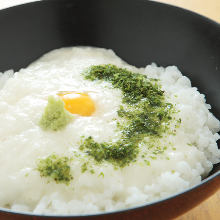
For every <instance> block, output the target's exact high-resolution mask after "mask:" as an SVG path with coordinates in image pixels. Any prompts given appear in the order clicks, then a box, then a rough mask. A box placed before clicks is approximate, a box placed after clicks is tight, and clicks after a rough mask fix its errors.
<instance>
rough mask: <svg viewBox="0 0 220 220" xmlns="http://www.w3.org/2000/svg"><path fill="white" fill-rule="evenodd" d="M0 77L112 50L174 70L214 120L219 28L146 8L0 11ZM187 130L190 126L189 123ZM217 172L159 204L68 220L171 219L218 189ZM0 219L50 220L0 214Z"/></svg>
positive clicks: (106, 1) (116, 2)
mask: <svg viewBox="0 0 220 220" xmlns="http://www.w3.org/2000/svg"><path fill="white" fill-rule="evenodd" d="M0 31H1V32H0V71H4V70H7V69H12V68H13V69H14V70H19V69H20V68H22V67H26V66H27V65H28V64H29V63H31V62H32V61H34V60H35V59H37V58H38V57H40V56H41V55H43V54H44V53H46V52H48V51H50V50H52V49H55V48H60V47H67V46H75V45H89V46H97V47H104V48H111V49H113V50H114V51H115V52H116V53H117V54H118V55H119V56H120V57H121V58H122V59H124V60H125V61H127V62H128V63H129V64H132V65H136V66H139V67H140V66H146V64H150V63H152V62H156V63H157V64H159V65H162V66H167V65H176V66H178V67H179V69H180V70H181V71H182V72H183V73H184V74H185V75H186V76H188V77H189V78H190V79H191V80H192V85H193V86H196V87H198V88H199V91H200V92H202V93H204V94H206V97H207V102H208V103H210V104H211V105H212V112H213V113H214V114H215V116H216V117H217V118H220V95H219V94H220V24H218V23H215V22H214V21H211V20H209V19H207V18H205V17H202V16H199V15H197V14H195V13H192V12H190V11H186V10H183V9H180V8H177V7H173V6H169V5H166V4H160V3H155V2H151V1H147V0H111V1H110V0H93V1H92V0H62V1H60V0H47V1H42V2H35V3H29V4H25V5H20V6H16V7H12V8H9V9H5V10H2V11H0ZM192 123H193V122H192ZM219 170H220V164H217V165H215V166H214V168H213V170H212V172H211V173H210V176H209V177H207V178H206V179H204V180H203V181H202V183H201V184H199V185H197V186H195V187H193V188H191V189H189V190H186V191H184V192H182V193H179V194H177V195H174V196H171V197H169V198H167V199H165V200H160V201H157V202H154V203H150V204H144V205H142V206H140V207H134V208H131V209H126V210H120V211H117V212H112V213H105V214H98V215H84V216H73V215H72V216H68V217H67V216H66V217H63V218H73V219H130V220H131V219H136V220H138V219H147V218H149V219H151V220H152V219H163V220H165V219H170V218H173V217H176V216H178V215H180V214H182V213H184V212H186V211H187V210H189V209H191V208H193V207H194V206H196V205H197V204H199V203H200V202H201V201H203V200H204V199H206V198H207V197H208V196H210V195H212V194H213V193H214V192H215V191H216V190H217V189H218V188H219V186H220V171H219ZM0 218H1V219H13V220H14V219H47V218H48V219H56V218H58V217H56V216H53V217H48V216H40V215H38V216H36V215H35V216H34V215H30V214H27V213H26V214H25V213H23V214H22V213H15V212H11V211H9V210H6V209H1V210H0Z"/></svg>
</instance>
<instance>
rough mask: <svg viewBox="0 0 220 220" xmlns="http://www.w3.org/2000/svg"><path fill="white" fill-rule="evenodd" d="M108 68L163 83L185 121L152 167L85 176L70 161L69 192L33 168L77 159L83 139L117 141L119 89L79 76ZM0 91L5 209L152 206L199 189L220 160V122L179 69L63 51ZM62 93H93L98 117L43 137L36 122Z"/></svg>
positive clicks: (100, 52)
mask: <svg viewBox="0 0 220 220" xmlns="http://www.w3.org/2000/svg"><path fill="white" fill-rule="evenodd" d="M108 63H112V64H115V65H118V66H120V67H125V68H128V69H130V70H133V71H135V72H140V73H143V74H146V75H147V76H148V77H151V78H158V79H160V80H161V84H162V89H163V90H164V91H165V94H166V96H167V99H168V100H169V102H172V103H173V104H176V108H177V109H178V110H179V113H178V117H180V118H181V120H182V123H181V126H180V127H179V128H178V129H177V133H176V135H175V136H173V135H171V136H169V137H168V138H167V139H166V140H164V141H166V142H171V143H172V146H173V147H175V148H176V150H174V149H173V147H169V148H168V149H167V150H166V151H165V155H164V156H163V157H159V158H157V159H156V160H153V159H149V160H150V163H151V165H150V166H146V165H143V164H142V163H138V162H137V163H134V164H131V165H130V166H127V167H125V168H123V169H118V170H115V169H114V167H113V166H112V165H111V164H109V163H104V164H103V166H96V167H95V171H96V172H95V174H91V173H89V172H85V173H81V165H82V161H81V160H78V159H77V158H75V159H74V160H73V162H72V163H71V169H72V170H73V176H74V180H73V181H71V183H70V185H69V186H67V185H65V184H56V183H55V182H53V181H51V182H49V183H48V180H47V179H46V178H41V177H40V175H39V172H38V171H37V170H36V160H37V159H39V158H44V157H47V156H48V155H50V154H51V153H57V154H61V155H65V156H72V155H73V152H79V153H80V151H79V150H78V142H79V141H80V137H81V136H82V135H86V136H89V135H91V136H93V137H94V139H95V140H96V141H108V140H109V139H117V138H119V133H117V132H115V128H116V121H115V120H114V119H115V118H117V117H118V116H117V109H118V107H119V106H120V104H121V99H122V94H121V92H120V90H117V89H112V88H109V87H106V85H109V84H108V83H105V82H103V83H99V84H97V83H96V82H91V81H86V80H84V79H83V77H82V76H81V75H80V73H82V71H83V70H84V69H85V68H87V67H88V66H90V65H98V64H108ZM0 89H1V90H0V124H1V127H0V167H1V169H0V176H1V180H0V189H1V191H0V206H1V207H6V208H10V209H12V210H16V211H28V212H33V213H38V214H42V213H43V214H46V213H47V214H48V213H53V214H89V213H98V212H103V211H112V210H118V209H121V208H126V207H132V206H135V205H140V204H147V203H149V202H152V201H156V200H158V199H161V198H165V197H167V196H169V195H171V194H174V193H177V192H180V191H182V190H184V189H187V188H188V187H191V186H193V185H195V184H198V183H199V182H201V179H202V177H205V176H206V175H207V174H208V173H209V172H210V170H211V169H212V167H213V164H215V163H218V162H219V161H220V150H218V146H217V144H216V141H217V140H218V139H219V135H218V133H217V132H218V131H219V130H220V122H219V121H218V120H217V119H216V118H215V117H214V116H213V115H212V113H210V112H209V109H211V106H210V105H208V104H206V102H205V96H204V95H203V94H200V93H199V92H198V91H197V88H195V87H191V83H190V80H189V79H188V78H187V77H185V76H183V75H182V74H181V72H180V71H179V70H178V68H177V67H175V66H169V67H166V68H163V67H157V66H156V64H152V65H148V66H146V68H140V69H137V68H135V67H132V66H130V65H128V64H126V63H125V62H123V61H122V60H121V59H120V58H119V57H117V56H116V55H115V54H114V52H113V51H111V50H106V49H98V48H89V47H84V48H82V47H73V48H64V49H59V50H54V51H52V52H50V53H48V54H46V55H45V56H43V57H42V58H41V59H39V60H38V61H36V62H34V63H33V64H31V65H30V66H29V67H28V68H26V69H21V70H20V71H19V72H16V73H15V74H14V75H13V71H11V70H10V71H6V72H5V73H4V74H0ZM57 91H93V92H91V96H92V98H93V100H94V101H95V103H96V109H97V111H96V112H95V114H94V115H93V116H92V117H77V118H76V119H75V120H74V121H73V122H72V123H70V124H69V125H68V126H67V127H66V128H65V129H64V130H62V131H58V132H45V131H43V130H42V129H41V128H40V127H39V120H40V117H41V115H42V112H43V111H44V108H45V106H46V104H47V97H48V96H49V95H51V94H56V92H57ZM83 156H84V155H83V154H82V155H81V157H82V158H83ZM167 157H169V160H167V159H166V158H167ZM86 159H87V158H85V160H86ZM101 172H103V173H104V177H103V176H100V175H99V174H100V173H101Z"/></svg>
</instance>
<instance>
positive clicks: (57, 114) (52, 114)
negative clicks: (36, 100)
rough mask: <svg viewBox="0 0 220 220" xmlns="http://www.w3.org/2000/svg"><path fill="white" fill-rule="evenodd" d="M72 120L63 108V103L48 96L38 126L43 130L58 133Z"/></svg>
mask: <svg viewBox="0 0 220 220" xmlns="http://www.w3.org/2000/svg"><path fill="white" fill-rule="evenodd" d="M72 118H73V116H72V115H71V114H70V113H69V112H68V111H67V110H66V109H65V108H64V103H63V101H62V100H61V99H56V98H55V97H53V96H50V97H49V98H48V104H47V106H46V108H45V110H44V113H43V115H42V117H41V120H40V123H39V124H40V126H41V128H42V129H44V130H52V131H58V130H61V129H63V128H64V127H65V126H66V125H67V124H68V123H69V122H70V121H71V119H72Z"/></svg>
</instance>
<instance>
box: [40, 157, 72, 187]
mask: <svg viewBox="0 0 220 220" xmlns="http://www.w3.org/2000/svg"><path fill="white" fill-rule="evenodd" d="M70 161H71V159H70V158H68V157H60V156H58V155H55V154H52V155H50V156H48V157H47V158H45V159H40V160H39V161H38V163H37V170H38V171H39V172H40V176H41V177H48V178H50V179H53V180H54V181H56V183H65V184H66V185H68V184H69V183H70V181H71V180H72V179H73V176H72V175H71V170H70V165H69V163H70Z"/></svg>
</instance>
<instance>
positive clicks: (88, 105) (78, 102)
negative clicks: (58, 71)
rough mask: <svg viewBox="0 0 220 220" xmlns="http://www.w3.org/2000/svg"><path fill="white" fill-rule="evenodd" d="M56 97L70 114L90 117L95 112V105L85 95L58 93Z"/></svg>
mask: <svg viewBox="0 0 220 220" xmlns="http://www.w3.org/2000/svg"><path fill="white" fill-rule="evenodd" d="M58 96H60V97H61V99H62V100H63V102H64V107H65V109H66V110H67V111H69V112H70V113H72V114H78V115H81V116H90V115H92V114H93V112H94V111H95V103H94V102H93V100H92V99H91V98H90V96H89V95H88V94H86V93H78V92H60V93H58Z"/></svg>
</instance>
